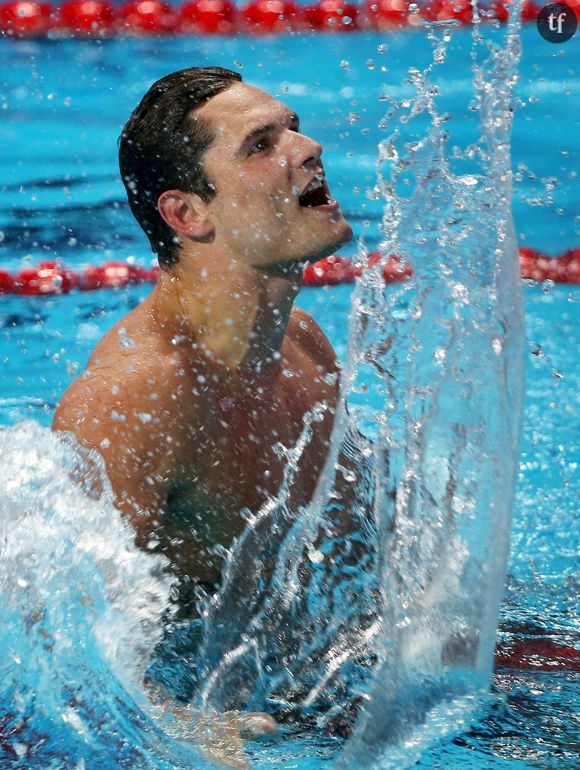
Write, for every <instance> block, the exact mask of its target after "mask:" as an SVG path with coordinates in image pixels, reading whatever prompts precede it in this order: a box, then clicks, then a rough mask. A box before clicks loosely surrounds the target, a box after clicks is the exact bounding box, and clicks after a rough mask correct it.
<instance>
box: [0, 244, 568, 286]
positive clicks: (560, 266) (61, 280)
mask: <svg viewBox="0 0 580 770" xmlns="http://www.w3.org/2000/svg"><path fill="white" fill-rule="evenodd" d="M519 254H520V266H521V271H522V278H524V279H526V280H530V281H535V282H538V283H543V282H544V281H552V282H554V283H567V284H580V248H576V249H569V250H568V251H566V252H565V253H564V254H561V255H560V256H558V257H550V256H548V255H546V254H543V253H542V252H540V251H535V250H534V249H530V248H527V247H520V249H519ZM380 261H381V254H380V253H379V252H378V251H374V252H371V253H370V254H369V255H368V263H367V267H374V266H375V265H377V264H378V263H379V262H380ZM361 272H362V269H361V268H358V267H354V266H353V264H352V262H351V261H350V260H349V259H346V258H345V257H340V256H331V257H326V259H321V260H320V261H319V262H315V263H314V264H312V265H308V267H307V268H306V269H305V270H304V276H303V285H304V286H336V285H338V284H342V283H353V282H354V280H355V279H356V277H357V276H358V275H360V274H361ZM382 273H383V279H384V281H385V283H395V282H397V281H403V280H405V278H409V277H410V276H411V275H412V274H413V268H412V267H411V265H410V264H409V263H408V262H405V261H404V260H402V259H400V258H399V257H397V256H396V255H395V254H391V255H390V256H389V257H388V258H386V259H385V260H384V262H383V266H382ZM158 276H159V267H150V268H145V267H141V266H139V265H136V264H133V263H131V262H105V263H104V264H102V265H85V266H84V267H83V268H81V269H80V271H76V270H74V269H73V268H71V267H67V266H66V265H65V264H64V263H62V262H60V261H59V260H55V261H51V262H40V263H39V264H38V265H37V266H36V267H25V268H23V269H22V270H20V272H18V273H16V274H12V273H10V272H8V271H7V270H0V295H9V294H17V295H20V296H36V297H38V296H54V295H59V294H68V293H69V292H71V291H73V290H78V291H96V290H97V289H120V288H124V287H126V286H135V285H138V284H143V283H155V282H156V281H157V278H158Z"/></svg>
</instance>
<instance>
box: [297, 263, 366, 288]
mask: <svg viewBox="0 0 580 770" xmlns="http://www.w3.org/2000/svg"><path fill="white" fill-rule="evenodd" d="M354 278H355V271H354V270H353V267H352V264H351V262H350V260H348V259H345V258H344V257H337V256H331V257H326V258H325V259H321V260H319V261H318V262H315V263H314V264H312V265H308V266H307V267H306V268H305V269H304V273H303V277H302V283H303V285H304V286H336V285H337V284H339V283H352V282H353V281H354Z"/></svg>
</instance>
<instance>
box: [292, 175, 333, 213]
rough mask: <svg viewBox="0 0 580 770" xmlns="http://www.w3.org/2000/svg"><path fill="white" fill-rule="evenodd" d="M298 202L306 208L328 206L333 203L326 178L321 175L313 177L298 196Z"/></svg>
mask: <svg viewBox="0 0 580 770" xmlns="http://www.w3.org/2000/svg"><path fill="white" fill-rule="evenodd" d="M298 203H299V205H300V206H302V207H304V208H308V209H313V208H318V207H319V206H328V205H330V204H331V203H333V200H332V197H331V195H330V190H329V189H328V185H327V184H326V179H325V178H324V177H323V176H316V177H314V179H313V180H312V181H311V182H310V184H308V186H307V187H306V188H305V190H304V192H303V193H302V195H301V196H300V197H299V198H298Z"/></svg>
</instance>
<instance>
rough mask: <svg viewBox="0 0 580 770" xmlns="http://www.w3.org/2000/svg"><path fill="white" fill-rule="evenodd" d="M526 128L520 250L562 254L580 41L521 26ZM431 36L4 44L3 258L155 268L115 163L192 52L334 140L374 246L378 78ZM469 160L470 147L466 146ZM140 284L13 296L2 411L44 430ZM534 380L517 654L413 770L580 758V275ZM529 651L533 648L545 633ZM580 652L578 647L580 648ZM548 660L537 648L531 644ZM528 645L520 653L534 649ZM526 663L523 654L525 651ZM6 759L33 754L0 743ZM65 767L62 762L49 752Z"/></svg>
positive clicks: (325, 317) (576, 203)
mask: <svg viewBox="0 0 580 770" xmlns="http://www.w3.org/2000/svg"><path fill="white" fill-rule="evenodd" d="M522 41H523V58H522V65H521V80H520V83H519V86H518V89H517V93H518V96H519V99H520V100H521V105H520V107H519V109H518V112H517V114H516V120H515V126H514V133H513V167H514V170H515V172H516V182H515V189H514V201H513V207H514V218H515V224H516V232H517V235H518V239H519V242H520V244H521V245H529V246H532V247H535V248H538V249H540V250H542V251H545V252H547V253H551V254H557V253H560V252H563V251H565V250H566V249H568V248H572V247H576V246H578V245H579V243H580V233H579V228H578V212H579V211H580V183H579V182H578V177H577V169H578V167H579V164H578V157H579V152H580V143H579V139H578V137H579V136H580V115H579V114H578V110H577V108H576V110H574V106H575V104H576V105H577V104H578V96H579V94H580V73H579V72H578V61H579V57H578V53H579V45H580V42H579V41H580V38H579V37H578V36H577V37H576V38H574V39H572V40H571V41H570V42H569V43H568V44H565V45H563V46H552V45H550V44H548V43H546V42H545V41H543V40H542V39H541V38H540V37H539V35H538V34H537V31H536V30H535V28H533V27H530V26H528V27H526V28H525V29H524V30H523V32H522ZM468 44H469V41H468V33H467V32H466V30H464V29H463V30H458V31H457V32H456V33H455V35H454V40H453V43H452V46H451V53H450V56H449V61H448V63H447V65H445V68H444V69H443V70H442V71H441V73H442V74H441V77H443V78H444V79H445V89H444V93H443V96H442V109H444V110H447V111H449V112H450V113H451V115H452V121H451V124H450V125H451V132H452V137H451V140H450V142H451V144H454V143H457V144H458V145H461V146H463V147H465V146H466V145H468V144H469V143H470V142H472V141H476V140H477V126H476V125H475V123H474V120H473V118H472V116H471V113H470V111H469V104H468V101H467V94H468V93H469V84H470V70H469V64H468V59H467V53H466V52H467V50H468ZM430 50H431V49H430V46H428V45H427V43H426V40H425V38H424V36H423V34H422V33H421V32H417V33H414V32H409V31H407V32H396V33H391V34H388V35H381V34H378V33H372V34H371V33H360V34H356V35H344V36H332V35H318V36H305V37H278V38H256V39H252V38H243V39H211V38H204V39H198V38H191V39H185V38H179V39H163V40H153V39H151V40H144V39H142V40H139V39H125V40H110V41H103V42H97V41H92V42H91V41H84V42H83V41H61V42H54V41H9V40H0V54H1V56H2V60H3V61H4V62H8V63H9V66H5V67H4V68H3V73H2V78H1V80H2V87H1V88H0V105H1V106H0V109H2V117H3V120H2V122H1V123H0V143H1V145H2V147H3V148H4V152H3V153H2V157H1V158H0V189H1V190H2V193H3V194H2V203H1V207H0V259H1V262H0V267H2V268H5V269H10V270H12V271H15V270H18V269H19V268H20V267H22V266H25V265H31V264H36V263H37V262H38V261H40V260H42V259H53V258H59V259H62V260H64V261H65V262H66V263H67V264H69V265H71V266H77V267H78V266H80V265H82V264H87V263H95V264H97V263H102V262H104V261H106V260H110V259H116V260H117V259H121V260H124V259H131V260H135V261H136V262H138V263H140V264H144V265H148V264H150V261H151V255H150V254H149V253H148V249H147V243H146V242H145V239H144V237H142V234H141V232H140V230H139V228H138V226H137V225H136V223H135V222H134V221H133V220H132V217H131V215H130V212H129V210H128V207H127V204H126V202H125V197H124V190H123V187H122V184H121V182H120V180H119V179H118V173H117V168H116V139H117V136H118V134H119V132H120V128H121V126H122V124H123V122H124V121H125V119H126V118H127V116H128V114H129V113H130V111H131V110H132V108H133V107H134V105H135V104H136V102H137V101H138V99H139V98H140V96H141V95H142V94H143V93H144V91H145V90H146V89H147V87H148V86H149V85H150V83H151V82H152V81H153V80H154V79H156V78H158V77H160V76H161V75H163V74H166V73H167V72H169V71H171V70H175V69H179V68H182V67H186V66H191V65H194V64H220V65H222V66H226V67H231V68H239V69H240V71H241V73H242V75H243V76H244V78H245V79H247V80H248V81H249V82H251V83H252V84H255V85H257V86H259V87H262V88H264V89H265V90H268V91H270V92H272V93H275V94H276V95H278V96H279V98H281V99H282V100H284V101H286V102H287V103H288V104H289V105H290V106H291V107H292V108H293V109H296V110H297V111H298V112H299V113H300V115H301V118H302V123H303V130H304V131H305V132H306V133H309V134H311V135H312V136H314V137H316V138H319V139H321V140H322V142H323V145H324V147H325V163H326V167H327V172H328V175H329V178H330V183H331V188H332V189H333V191H334V193H335V195H336V197H337V198H339V200H340V201H341V204H342V207H343V210H344V211H345V213H346V215H347V218H349V219H350V221H351V222H352V224H353V226H354V229H355V240H354V241H353V242H352V243H351V244H350V245H349V246H348V247H346V248H345V249H344V250H343V252H342V253H344V254H345V255H346V256H350V255H352V254H353V253H354V251H355V250H356V240H357V239H358V238H361V237H363V238H364V240H365V242H366V244H367V246H368V247H369V249H373V248H376V246H377V244H378V242H379V240H380V238H381V234H380V231H379V227H378V225H379V222H380V215H381V211H382V206H381V202H380V201H377V200H373V196H372V194H369V190H372V188H373V186H374V184H375V163H376V147H377V143H378V141H379V140H380V138H381V130H380V128H379V124H380V120H381V117H382V114H383V110H384V104H383V101H381V99H380V96H381V93H383V92H384V91H385V90H387V91H388V92H389V93H392V94H397V95H398V96H401V95H403V94H404V93H405V89H406V88H407V86H405V85H404V84H402V81H403V80H404V77H405V73H406V71H407V69H408V67H409V66H411V65H415V66H424V65H425V64H426V63H427V61H428V60H429V57H430ZM457 164H458V168H460V169H462V170H468V165H469V161H465V160H457ZM351 291H352V288H351V287H349V286H338V287H326V288H318V289H304V290H303V291H302V293H301V294H300V296H299V300H298V304H299V305H300V306H302V307H303V308H305V309H306V310H307V311H308V312H310V313H312V314H313V316H314V317H315V318H316V319H317V320H318V321H319V323H320V324H321V325H322V327H323V328H324V329H325V331H326V333H327V334H328V336H329V338H330V340H331V342H332V343H333V345H334V346H335V349H336V350H337V352H338V355H339V357H344V354H345V337H346V317H347V314H348V309H349V298H350V293H351ZM146 293H147V288H146V287H132V288H128V289H123V290H113V291H100V292H94V293H80V292H73V293H71V294H69V295H67V296H62V297H52V298H28V297H15V296H0V346H1V351H2V359H3V367H2V376H1V378H0V425H3V426H10V425H13V424H14V423H16V422H17V421H18V420H21V419H23V418H28V419H31V420H34V421H36V422H38V423H39V424H40V425H42V426H48V425H49V424H50V421H51V419H52V413H53V411H54V408H55V406H56V403H57V402H58V399H59V397H60V395H61V394H62V392H63V391H64V389H65V388H66V387H67V385H68V383H69V382H70V381H71V379H72V378H74V377H75V376H76V374H77V373H78V372H79V371H80V370H81V369H82V368H83V367H84V365H85V363H86V360H87V358H88V355H89V353H90V351H91V349H92V348H93V346H94V345H95V343H96V342H97V340H98V339H99V338H100V336H101V335H102V334H103V333H104V332H105V331H106V330H107V329H108V328H110V326H111V325H112V324H113V323H114V322H116V321H117V320H118V319H119V318H120V317H121V316H122V315H123V314H124V313H126V312H127V311H128V310H129V309H130V308H132V307H134V306H135V305H136V304H137V303H138V302H140V301H141V300H142V299H143V298H144V296H145V295H146ZM524 300H525V309H526V325H527V345H526V369H527V372H526V375H527V391H526V402H525V416H524V441H523V446H522V454H521V460H520V472H519V478H518V489H517V499H516V508H515V515H514V529H513V536H512V548H511V557H510V565H509V577H508V584H507V590H506V594H505V599H504V602H503V606H502V611H501V623H500V640H501V641H502V643H503V644H504V649H506V650H507V649H512V650H514V649H516V648H517V645H518V643H521V644H522V645H523V646H524V647H526V649H528V651H530V650H531V652H530V656H531V657H530V656H528V657H527V658H526V656H525V655H523V654H518V655H515V654H514V655H513V656H512V658H510V656H509V655H507V654H506V655H505V656H504V657H503V658H500V659H499V661H498V666H497V669H496V673H495V675H494V691H495V692H496V693H497V694H498V698H497V700H496V702H495V704H494V705H493V706H492V707H491V709H490V711H489V713H488V714H487V715H486V716H485V717H484V718H483V719H482V720H481V721H480V722H479V723H477V724H474V725H467V726H466V728H465V730H464V731H463V732H462V733H461V734H460V735H459V736H458V737H457V738H455V739H454V740H453V741H449V742H448V743H445V744H442V745H438V746H435V747H434V748H433V749H432V750H430V751H428V752H427V753H426V754H425V756H424V757H423V758H422V759H421V761H420V763H419V764H418V765H417V767H420V768H425V770H427V768H432V769H433V770H435V769H438V768H441V769H442V770H443V768H445V770H469V769H470V768H473V770H526V768H545V769H546V770H548V769H550V770H576V769H577V768H578V767H579V766H580V739H579V735H580V725H579V724H578V714H579V713H580V688H579V684H578V670H579V668H580V663H579V658H578V656H576V657H575V658H574V657H571V656H570V655H569V656H568V657H567V658H565V657H562V656H558V652H557V648H558V647H565V648H567V649H568V651H570V650H572V649H574V648H575V649H576V650H580V628H579V623H578V614H577V610H578V595H579V573H578V563H579V560H578V554H579V528H578V510H579V507H580V505H579V502H580V472H579V463H580V357H579V356H578V339H580V288H579V287H573V286H566V285H556V286H554V285H551V284H550V283H547V284H544V285H537V284H529V285H526V286H524ZM534 645H536V646H535V647H534ZM579 654H580V653H579ZM534 656H535V657H534ZM524 659H525V660H524ZM522 661H524V662H523V663H522ZM2 751H3V749H2V748H1V747H0V767H1V768H6V770H8V768H10V767H18V768H20V767H27V765H26V764H25V763H23V762H25V760H22V761H21V760H16V759H15V758H14V757H12V758H10V756H9V754H5V755H4V756H3V754H2ZM335 751H336V742H335V741H333V740H332V739H325V738H322V737H321V736H317V735H303V736H298V737H296V736H293V737H292V742H291V745H286V743H285V741H284V739H283V740H282V741H281V742H278V743H276V744H275V745H272V746H265V747H263V748H262V749H260V750H259V751H258V752H257V753H256V756H255V764H256V766H257V767H264V768H266V767H272V766H273V765H274V764H276V765H278V766H280V767H285V768H286V767H287V768H301V770H315V768H319V767H321V766H322V765H323V763H324V762H325V761H326V760H327V759H328V758H329V757H331V756H332V755H333V752H335ZM54 766H55V767H57V766H58V765H56V764H55V765H54Z"/></svg>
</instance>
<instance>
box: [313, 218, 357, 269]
mask: <svg viewBox="0 0 580 770" xmlns="http://www.w3.org/2000/svg"><path fill="white" fill-rule="evenodd" d="M352 237H353V232H352V227H351V226H350V225H349V223H348V222H347V221H346V219H344V218H342V217H341V219H340V220H339V221H338V222H336V224H334V225H333V226H332V233H331V237H330V238H329V239H328V241H327V243H326V244H325V245H324V246H323V247H322V248H321V250H320V252H319V253H318V254H317V255H316V256H315V257H314V258H313V259H311V260H310V261H316V260H318V259H323V258H324V257H330V256H331V255H332V254H334V252H335V251H336V250H337V249H340V247H341V246H344V244H345V243H348V242H349V241H351V240H352Z"/></svg>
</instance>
